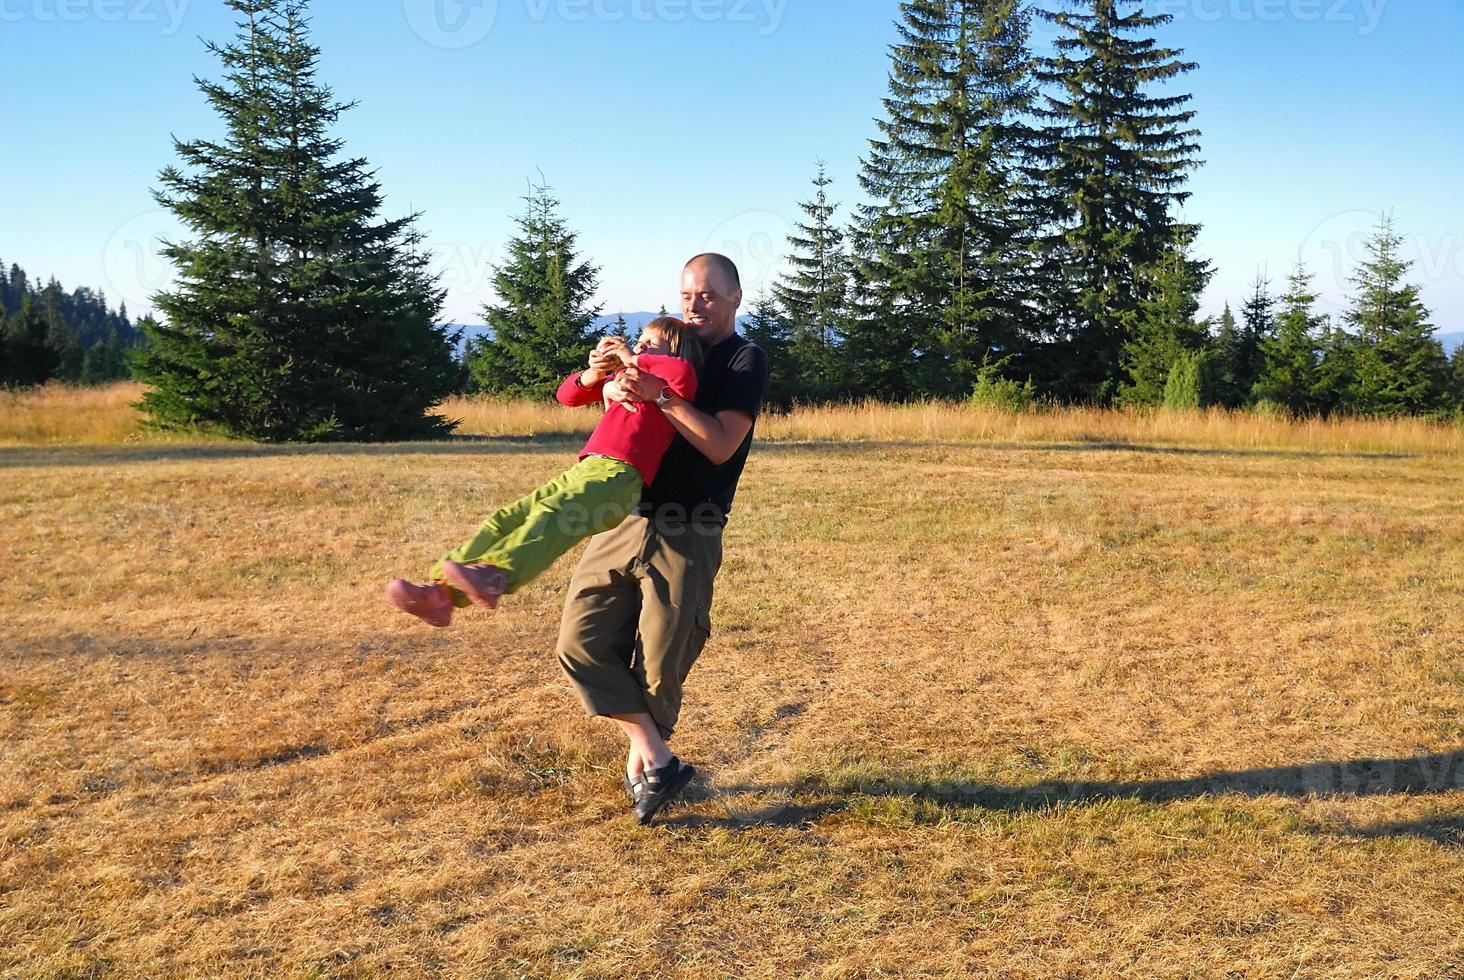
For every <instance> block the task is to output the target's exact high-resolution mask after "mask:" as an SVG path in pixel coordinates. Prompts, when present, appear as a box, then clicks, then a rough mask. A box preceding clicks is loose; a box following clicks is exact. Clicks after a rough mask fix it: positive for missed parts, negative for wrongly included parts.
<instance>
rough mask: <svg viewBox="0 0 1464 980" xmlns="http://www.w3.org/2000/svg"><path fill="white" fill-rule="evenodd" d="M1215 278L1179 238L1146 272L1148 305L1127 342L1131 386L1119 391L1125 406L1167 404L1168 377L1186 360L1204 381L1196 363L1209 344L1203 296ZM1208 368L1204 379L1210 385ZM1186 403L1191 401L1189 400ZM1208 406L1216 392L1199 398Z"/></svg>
mask: <svg viewBox="0 0 1464 980" xmlns="http://www.w3.org/2000/svg"><path fill="white" fill-rule="evenodd" d="M1211 275H1212V272H1211V270H1210V266H1209V263H1208V262H1204V261H1200V260H1197V259H1194V258H1193V257H1191V255H1190V251H1189V241H1188V239H1187V238H1184V237H1180V238H1177V239H1176V241H1175V243H1174V244H1173V245H1172V246H1171V247H1170V248H1169V249H1168V251H1167V252H1166V253H1165V255H1164V256H1163V257H1162V258H1161V259H1160V260H1159V262H1158V263H1156V264H1155V265H1154V267H1153V268H1151V269H1149V270H1147V271H1146V272H1145V280H1146V281H1145V283H1144V286H1143V293H1144V299H1143V300H1142V301H1141V302H1140V304H1139V309H1138V311H1137V314H1136V316H1135V318H1134V326H1133V329H1132V331H1131V332H1130V335H1129V339H1128V340H1126V341H1125V342H1124V348H1123V362H1122V363H1123V368H1124V371H1125V373H1126V375H1127V381H1126V383H1125V384H1124V385H1123V387H1122V388H1121V389H1120V390H1119V398H1120V400H1121V401H1122V402H1123V403H1124V404H1126V405H1159V404H1163V403H1164V402H1165V389H1166V385H1167V383H1168V380H1169V372H1170V371H1171V370H1172V369H1173V368H1174V366H1175V364H1176V363H1179V362H1180V361H1181V360H1183V361H1184V362H1185V364H1186V365H1187V366H1188V367H1190V368H1192V369H1193V370H1194V372H1195V376H1196V378H1197V379H1198V378H1201V377H1202V375H1201V374H1200V363H1201V362H1200V361H1193V363H1192V364H1191V363H1190V362H1191V361H1192V360H1193V358H1192V357H1191V355H1197V354H1198V353H1199V352H1201V351H1203V350H1204V349H1205V348H1206V347H1207V346H1208V344H1209V340H1210V327H1209V323H1208V322H1204V323H1200V322H1196V320H1195V314H1196V313H1197V312H1198V311H1199V308H1200V293H1201V292H1203V291H1204V289H1205V285H1206V284H1207V283H1208V282H1209V280H1210V276H1211ZM1208 376H1209V375H1208V368H1207V369H1206V373H1205V374H1204V375H1203V378H1205V379H1208ZM1186 397H1187V396H1186ZM1198 397H1199V398H1201V399H1204V400H1208V399H1209V398H1210V397H1212V394H1211V392H1209V391H1204V392H1201V393H1200V395H1199V396H1198Z"/></svg>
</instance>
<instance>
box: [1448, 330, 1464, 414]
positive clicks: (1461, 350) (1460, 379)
mask: <svg viewBox="0 0 1464 980" xmlns="http://www.w3.org/2000/svg"><path fill="white" fill-rule="evenodd" d="M1449 377H1450V378H1451V380H1452V382H1453V389H1454V408H1455V410H1456V411H1464V344H1460V345H1459V346H1458V347H1456V348H1454V356H1453V358H1452V359H1451V360H1450V361H1449Z"/></svg>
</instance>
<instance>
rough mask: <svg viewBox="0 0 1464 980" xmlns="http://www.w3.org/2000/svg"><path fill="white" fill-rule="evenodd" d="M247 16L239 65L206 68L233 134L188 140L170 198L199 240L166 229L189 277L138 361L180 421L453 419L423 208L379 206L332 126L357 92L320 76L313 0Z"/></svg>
mask: <svg viewBox="0 0 1464 980" xmlns="http://www.w3.org/2000/svg"><path fill="white" fill-rule="evenodd" d="M227 5H228V6H229V7H230V8H231V9H232V10H234V11H235V12H236V13H237V14H238V15H239V17H240V20H239V22H238V36H237V37H236V38H235V39H234V41H233V42H232V43H230V44H227V45H218V44H213V43H209V44H207V48H208V50H209V51H210V52H211V53H213V54H214V55H215V56H217V57H218V58H219V60H220V62H221V63H222V65H223V67H224V78H223V80H222V81H219V82H211V81H202V80H200V81H199V82H198V85H199V88H200V90H201V91H202V92H203V94H204V96H205V97H206V98H207V100H208V102H209V104H210V105H211V106H212V108H213V109H214V110H215V111H216V112H217V113H218V114H219V116H220V117H221V118H222V119H223V121H224V123H225V126H226V135H225V137H224V138H223V140H222V141H221V142H213V141H209V140H194V141H190V142H182V141H175V142H174V149H175V151H176V152H177V154H178V156H179V157H180V158H181V161H182V167H181V168H179V167H175V166H169V167H167V168H166V169H164V170H163V172H162V174H161V177H160V181H161V184H162V190H160V191H157V192H155V197H156V199H157V200H158V202H159V203H160V204H162V205H163V206H165V207H167V208H168V209H170V210H172V211H173V212H174V213H175V214H177V215H178V217H179V218H181V219H182V221H183V223H184V224H185V225H186V226H187V227H188V229H189V230H190V232H191V233H192V234H193V235H194V236H195V237H194V238H193V239H192V240H189V241H181V242H169V243H166V244H165V246H164V248H163V254H164V255H166V256H167V257H168V258H169V259H170V260H172V262H173V263H174V265H175V267H176V268H177V286H176V288H174V289H173V290H172V291H171V292H165V293H162V294H159V295H158V296H157V297H156V298H155V302H156V304H157V307H158V309H159V310H160V311H161V312H162V313H164V314H165V315H166V317H167V322H166V324H159V323H156V322H151V321H149V322H147V324H146V326H145V327H144V332H145V334H146V336H147V340H148V344H147V346H146V348H145V349H144V350H143V351H141V352H140V354H139V355H138V356H137V357H136V359H135V361H134V366H135V369H136V370H137V373H138V376H139V378H140V379H141V380H144V381H147V382H149V383H151V384H152V385H153V386H154V387H153V388H152V390H150V391H149V392H148V393H147V394H146V395H145V396H144V397H143V401H142V408H143V409H144V410H145V411H146V412H148V413H149V414H150V415H151V416H152V417H153V420H154V422H155V423H157V424H159V425H164V426H175V425H194V424H204V425H208V426H212V427H217V428H219V429H222V430H223V431H226V432H229V433H231V434H234V435H238V436H245V437H250V438H259V439H270V440H285V439H307V440H310V439H371V440H375V439H398V438H410V437H415V436H424V435H436V434H441V433H444V432H446V431H449V430H450V429H451V423H449V422H447V421H446V420H445V419H442V418H440V417H437V416H430V415H427V414H426V412H427V410H428V409H429V408H430V407H431V406H432V405H434V404H435V403H436V402H438V401H440V400H441V399H442V398H443V397H444V396H445V395H447V394H449V393H450V392H451V390H452V387H453V384H454V382H455V380H456V370H457V369H456V365H455V363H454V360H453V346H454V343H455V338H454V337H453V336H452V335H451V334H450V333H449V331H448V330H447V329H446V328H445V327H442V326H439V325H438V324H437V323H436V319H437V315H438V312H439V311H440V309H441V305H442V298H443V295H444V292H443V290H441V289H440V288H438V285H437V283H436V281H435V280H434V279H433V278H431V277H430V276H429V274H428V272H427V264H428V261H429V257H428V256H427V255H425V254H423V253H422V252H421V251H420V250H419V245H420V242H421V235H420V234H419V233H418V232H417V231H416V230H415V229H414V222H415V219H416V218H417V215H411V216H408V217H406V218H400V219H394V220H380V219H378V214H379V212H380V209H381V204H382V192H381V187H380V185H379V184H378V183H377V182H376V181H375V180H374V179H373V175H372V173H371V172H370V171H369V170H368V169H367V163H366V161H365V160H363V159H360V158H342V157H341V156H340V153H341V150H342V149H343V145H344V144H343V142H342V141H341V140H339V139H336V138H333V137H331V136H330V135H329V130H330V128H331V127H332V126H333V124H334V123H335V122H336V121H337V119H338V118H339V116H340V115H341V113H342V112H344V111H345V110H346V109H348V108H349V107H350V106H349V104H345V103H339V102H336V101H335V100H334V98H333V96H332V94H331V92H330V90H329V88H327V87H326V86H325V85H323V84H322V83H320V82H319V81H317V79H316V77H315V76H316V61H317V59H318V57H319V53H320V52H319V49H318V48H317V47H316V46H315V45H313V44H312V43H311V42H310V38H309V22H308V20H307V19H306V17H305V8H306V3H305V2H304V0H227Z"/></svg>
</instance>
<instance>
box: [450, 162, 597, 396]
mask: <svg viewBox="0 0 1464 980" xmlns="http://www.w3.org/2000/svg"><path fill="white" fill-rule="evenodd" d="M524 201H525V204H526V206H525V209H524V213H523V214H522V215H521V216H520V217H519V218H518V227H519V232H518V235H517V236H516V237H515V238H514V239H513V240H512V241H510V242H509V243H508V258H507V260H506V261H505V262H504V263H503V264H502V265H500V266H499V267H498V268H497V270H495V272H494V276H493V287H494V289H495V290H496V291H497V293H498V299H499V302H498V304H497V305H489V306H485V307H484V309H483V313H484V317H485V318H486V320H487V323H488V326H489V329H490V330H491V331H492V333H491V336H484V337H480V338H478V339H477V340H476V341H474V343H473V344H472V346H471V347H470V349H469V351H468V367H469V368H470V369H471V370H472V372H473V377H474V379H475V380H476V381H477V384H478V387H479V388H480V389H481V390H483V391H485V392H488V393H489V394H494V395H506V396H514V397H529V398H542V397H544V396H546V395H548V394H550V393H551V392H553V390H554V388H555V387H556V386H557V385H558V384H559V382H560V381H561V380H562V379H563V378H564V376H565V375H567V374H568V373H569V372H571V371H573V370H574V369H575V368H577V367H583V366H584V359H585V352H586V351H587V349H588V348H589V347H590V345H591V344H592V343H593V342H594V337H593V330H592V321H593V320H594V319H595V317H596V316H598V315H599V313H600V307H598V306H593V307H592V306H590V305H589V303H590V299H591V297H593V296H594V294H595V289H596V287H597V286H598V285H599V272H600V270H599V268H598V267H597V266H594V265H591V264H590V263H589V261H588V260H585V261H581V260H580V258H579V255H578V253H577V252H576V251H575V239H576V235H575V233H574V232H572V231H570V230H569V227H568V226H567V225H566V224H565V222H564V220H563V219H562V218H560V217H559V213H558V208H559V202H558V201H557V200H555V199H554V197H553V196H552V195H551V194H550V193H549V188H548V187H544V186H539V187H532V188H530V192H529V195H528V196H527V197H526V198H524Z"/></svg>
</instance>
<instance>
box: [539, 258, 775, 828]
mask: <svg viewBox="0 0 1464 980" xmlns="http://www.w3.org/2000/svg"><path fill="white" fill-rule="evenodd" d="M741 302H742V286H741V282H740V281H739V278H738V274H737V266H736V265H734V264H733V262H732V260H731V259H728V258H727V257H726V256H724V255H716V254H713V253H706V254H703V255H698V256H696V257H694V258H692V259H691V260H690V261H689V262H687V263H686V267H685V268H684V269H683V270H682V273H681V311H682V319H684V320H685V321H686V322H687V323H689V324H691V326H692V328H693V329H694V330H696V332H697V335H698V336H699V337H700V338H701V340H702V343H703V345H704V346H705V347H706V351H707V355H706V363H705V365H704V366H703V368H702V371H701V375H700V377H699V379H698V384H697V391H696V398H695V399H694V400H693V401H690V402H688V401H686V400H685V399H682V398H678V397H676V395H675V394H674V393H673V392H672V391H671V390H670V389H669V388H667V387H666V383H665V382H664V381H663V380H662V379H661V378H658V377H656V376H655V375H652V374H649V373H646V372H640V371H636V370H635V369H629V370H627V371H625V372H624V373H623V374H622V376H621V380H619V381H617V382H614V383H612V384H611V385H610V386H607V392H608V394H609V397H610V398H611V399H612V400H616V401H622V402H627V403H629V402H653V403H655V404H656V405H658V406H660V409H661V412H662V413H663V414H664V415H665V417H666V418H667V419H668V420H670V422H671V424H672V426H673V427H675V429H676V432H677V438H676V441H675V442H673V443H672V445H671V448H670V449H669V450H667V452H666V455H665V457H664V458H663V459H662V461H661V469H660V472H659V473H658V475H657V476H656V480H655V483H654V484H653V485H652V486H650V487H647V488H646V490H645V492H644V494H642V496H641V502H640V505H639V507H638V508H637V510H636V512H635V513H634V514H632V515H631V516H630V517H628V518H626V520H625V521H624V522H623V523H622V524H621V525H620V526H619V527H617V528H615V529H614V530H611V531H606V532H605V533H603V534H600V535H597V536H596V537H594V538H591V539H590V545H589V548H588V549H587V550H586V551H585V555H584V558H583V559H581V560H580V564H579V567H578V568H577V569H575V573H574V576H573V578H571V579H570V583H569V595H568V596H567V597H566V599H565V601H564V616H563V619H562V620H561V622H560V627H559V644H558V654H559V663H560V665H561V666H562V667H563V668H564V672H565V673H566V674H567V675H568V676H569V679H570V682H571V683H572V684H573V685H574V687H575V689H576V691H577V692H578V694H579V696H580V700H581V701H583V702H584V705H585V710H587V711H588V712H589V713H590V714H592V715H598V716H601V717H606V718H610V719H612V720H614V721H615V723H616V724H617V725H619V726H620V728H621V730H622V731H623V732H624V733H625V736H626V739H627V740H628V741H629V743H630V750H629V752H628V754H627V757H626V764H625V789H626V792H627V793H628V794H629V795H630V798H631V802H632V804H633V806H634V810H635V815H636V818H637V819H638V820H639V821H640V822H641V823H643V824H644V823H649V822H650V821H651V819H652V818H653V817H654V816H655V815H656V813H657V811H659V810H660V809H661V808H662V807H663V806H665V805H666V804H667V803H669V802H670V801H671V800H672V799H674V798H675V797H676V795H677V794H679V793H680V792H681V790H682V789H683V788H685V786H686V784H687V783H688V782H690V781H691V777H692V776H693V775H694V774H695V769H693V768H692V767H691V766H689V765H687V764H686V763H684V762H682V761H681V760H679V759H678V758H676V756H675V755H673V754H672V753H671V750H670V748H669V747H668V746H667V745H666V740H667V739H669V738H670V737H671V733H672V731H673V730H674V729H675V727H676V721H677V718H678V717H679V715H680V712H681V694H682V685H683V683H684V682H685V680H686V676H687V674H688V673H689V672H690V670H691V666H692V664H693V663H695V662H696V658H697V656H698V655H699V654H700V653H701V650H702V646H703V645H704V644H705V643H706V641H707V637H708V636H710V635H711V630H712V620H711V607H712V583H713V581H714V580H715V579H716V577H717V569H718V568H719V567H720V566H721V563H722V528H723V527H724V526H725V525H726V523H727V514H728V513H729V512H730V511H731V509H732V497H733V495H734V494H735V492H736V490H737V481H738V478H739V477H741V475H742V467H743V465H744V464H745V463H746V462H747V453H748V450H749V449H750V448H751V446H752V431H753V423H754V421H755V420H756V419H757V414H758V411H759V409H760V408H761V407H762V397H763V391H764V389H765V388H766V387H767V380H768V358H767V354H766V353H764V352H763V350H762V348H760V347H758V346H757V345H756V344H754V343H752V342H751V341H749V340H747V339H745V338H743V337H741V336H739V335H738V334H737V332H736V330H737V308H738V306H739V305H740V304H741ZM606 356H607V355H605V354H603V353H600V352H597V353H595V354H592V355H591V357H590V364H591V366H592V367H597V368H602V369H603V368H607V367H609V364H608V361H606V360H605V358H606ZM616 366H618V362H617V365H616Z"/></svg>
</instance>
